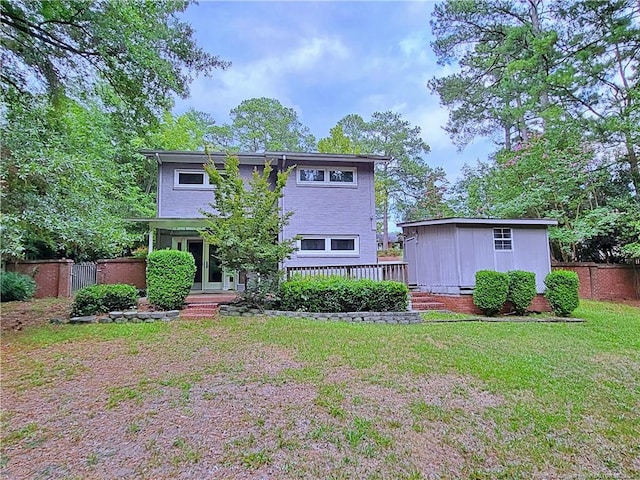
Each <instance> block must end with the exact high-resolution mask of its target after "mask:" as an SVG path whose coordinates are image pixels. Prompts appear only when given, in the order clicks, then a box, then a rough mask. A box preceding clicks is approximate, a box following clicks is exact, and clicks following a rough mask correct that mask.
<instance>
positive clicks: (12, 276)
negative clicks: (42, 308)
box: [0, 272, 36, 302]
mask: <svg viewBox="0 0 640 480" xmlns="http://www.w3.org/2000/svg"><path fill="white" fill-rule="evenodd" d="M0 290H1V292H0V298H1V301H3V302H13V301H16V300H19V301H22V300H29V299H30V298H31V297H33V294H34V293H35V291H36V282H35V281H34V280H33V278H31V277H30V276H28V275H24V274H22V273H17V272H2V273H1V274H0Z"/></svg>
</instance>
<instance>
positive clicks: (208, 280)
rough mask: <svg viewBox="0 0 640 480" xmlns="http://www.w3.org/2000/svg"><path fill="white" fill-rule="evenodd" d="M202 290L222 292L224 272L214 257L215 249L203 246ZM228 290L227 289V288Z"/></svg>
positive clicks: (210, 246)
mask: <svg viewBox="0 0 640 480" xmlns="http://www.w3.org/2000/svg"><path fill="white" fill-rule="evenodd" d="M204 250H205V254H206V255H205V257H204V265H203V267H204V280H205V282H204V289H203V290H222V289H223V286H224V285H223V284H224V271H223V270H222V267H221V266H220V260H218V257H217V256H216V247H214V246H213V245H209V244H208V243H205V244H204ZM227 288H228V287H227Z"/></svg>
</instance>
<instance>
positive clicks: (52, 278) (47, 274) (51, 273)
mask: <svg viewBox="0 0 640 480" xmlns="http://www.w3.org/2000/svg"><path fill="white" fill-rule="evenodd" d="M72 265H73V260H66V259H64V260H34V261H22V262H15V263H8V264H7V270H8V271H11V272H19V273H24V274H25V275H29V276H30V277H33V279H34V280H35V282H36V293H35V295H34V296H35V297H36V298H44V297H70V296H71V266H72Z"/></svg>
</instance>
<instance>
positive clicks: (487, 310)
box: [473, 270, 509, 317]
mask: <svg viewBox="0 0 640 480" xmlns="http://www.w3.org/2000/svg"><path fill="white" fill-rule="evenodd" d="M508 292H509V276H508V275H507V274H506V273H502V272H495V271H493V270H480V271H478V272H476V286H475V288H474V289H473V303H474V304H475V306H476V307H478V308H479V309H480V310H482V313H484V314H485V315H487V316H489V317H491V316H493V315H495V314H496V313H498V312H500V310H502V306H503V305H504V302H506V301H507V294H508Z"/></svg>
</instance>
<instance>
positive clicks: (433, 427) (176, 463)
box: [0, 321, 502, 479]
mask: <svg viewBox="0 0 640 480" xmlns="http://www.w3.org/2000/svg"><path fill="white" fill-rule="evenodd" d="M192 326H196V327H197V323H196V322H187V321H176V323H175V324H172V325H170V326H169V327H167V328H169V331H168V332H164V333H162V334H161V335H157V336H155V337H153V338H148V339H142V340H140V341H133V340H131V339H129V338H120V339H114V340H103V341H97V340H93V341H88V340H86V341H80V340H78V341H73V342H66V343H58V344H52V345H49V346H47V347H44V348H33V347H30V346H20V345H18V344H17V343H16V341H17V340H18V339H19V337H16V335H21V334H19V333H15V334H11V335H13V336H9V337H8V338H7V337H5V341H4V342H3V345H2V349H3V352H2V354H3V355H2V361H3V369H2V390H3V392H2V398H3V401H2V423H3V442H2V443H3V447H2V460H1V464H0V465H1V467H2V473H3V474H4V475H6V476H7V477H8V478H15V479H27V478H48V479H58V478H59V479H62V478H148V479H164V478H166V479H169V478H194V479H201V478H208V479H218V478H220V479H223V478H224V479H228V478H237V479H241V478H242V479H245V478H256V479H257V478H271V479H280V478H282V479H285V478H287V479H288V478H367V477H371V476H376V475H382V476H383V477H387V478H400V477H410V476H411V475H415V474H416V472H421V474H422V477H421V478H441V477H442V476H447V475H449V476H451V475H454V476H455V475H461V474H462V472H463V465H464V461H465V455H464V454H461V453H460V451H459V449H458V447H457V445H458V444H460V443H462V444H465V445H467V446H468V447H469V448H475V446H474V445H475V444H474V440H473V436H472V435H471V436H470V435H469V434H467V433H465V429H464V425H465V424H466V423H468V422H469V421H470V419H472V418H473V419H474V420H473V421H474V424H475V425H476V427H477V428H478V429H480V430H482V431H486V435H491V430H492V428H493V425H492V422H491V421H490V420H486V419H482V414H483V412H484V411H485V410H486V409H487V408H490V407H491V406H495V405H498V404H500V403H501V401H502V400H501V399H500V398H499V397H496V396H494V395H491V394H489V393H487V392H484V391H482V390H481V389H480V388H479V387H478V386H477V385H475V384H473V382H471V381H470V379H468V378H464V377H461V376H457V375H435V376H429V377H412V376H406V375H403V376H389V377H388V378H387V381H386V383H385V385H379V384H377V382H376V381H372V380H371V378H370V376H369V372H368V371H367V370H357V369H349V368H346V367H345V368H338V367H336V366H327V368H326V369H324V368H319V367H318V366H315V367H313V368H312V367H310V366H309V365H306V364H304V363H303V362H300V361H297V360H296V359H295V355H294V352H293V351H292V350H289V349H284V348H280V347H276V346H273V345H268V344H262V343H256V342H253V341H251V340H250V339H249V338H247V337H245V336H244V334H243V332H238V331H230V330H226V329H225V328H223V327H217V326H211V324H209V326H208V327H207V328H203V329H202V330H200V329H198V328H192ZM56 328H61V329H63V328H74V327H71V326H59V327H56ZM86 328H102V329H108V328H118V327H117V326H116V325H106V326H104V325H103V326H100V325H97V326H95V327H86ZM230 345H233V348H230ZM332 363H333V362H332ZM476 450H477V448H476ZM484 455H485V459H486V461H489V460H490V458H493V457H492V454H491V452H488V451H487V452H485V453H484ZM492 461H493V462H495V461H496V460H495V458H494V460H492ZM415 478H419V477H415Z"/></svg>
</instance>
